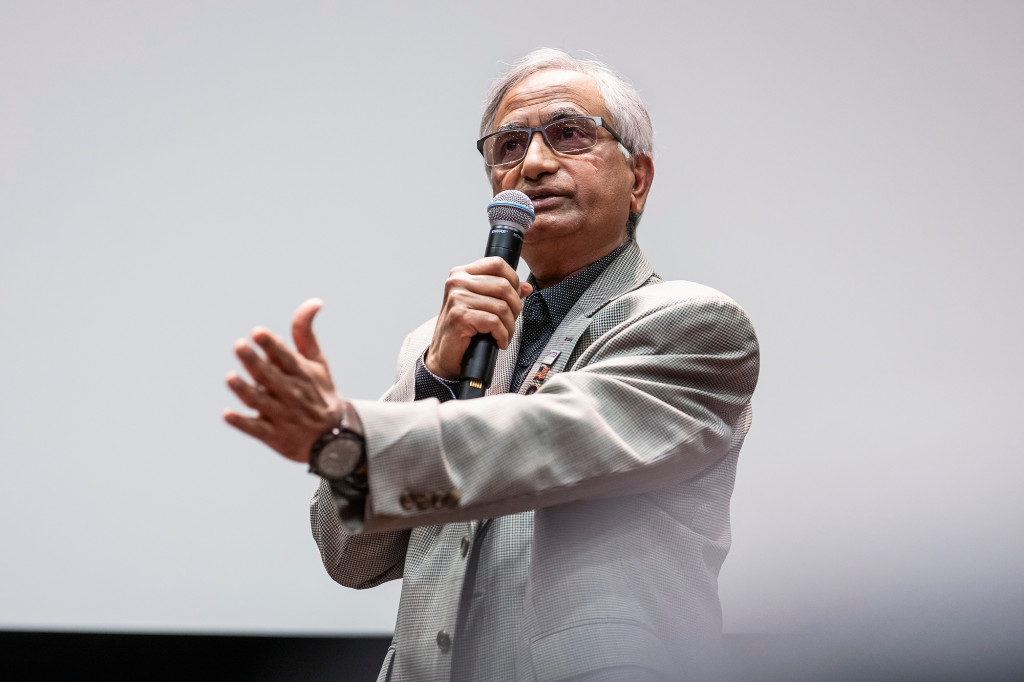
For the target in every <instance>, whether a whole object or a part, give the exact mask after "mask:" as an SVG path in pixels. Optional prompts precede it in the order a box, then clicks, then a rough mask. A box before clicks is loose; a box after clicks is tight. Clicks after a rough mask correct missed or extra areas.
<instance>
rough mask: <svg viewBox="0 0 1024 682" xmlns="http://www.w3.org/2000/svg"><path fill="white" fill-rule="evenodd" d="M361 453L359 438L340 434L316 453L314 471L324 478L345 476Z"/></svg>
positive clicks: (350, 471)
mask: <svg viewBox="0 0 1024 682" xmlns="http://www.w3.org/2000/svg"><path fill="white" fill-rule="evenodd" d="M362 454H363V445H362V443H361V442H360V441H359V440H357V439H355V438H353V437H352V436H351V435H349V434H341V435H340V436H339V437H337V438H335V439H334V440H332V441H331V442H330V443H328V444H327V445H325V446H324V448H323V450H321V451H320V454H319V455H317V458H316V471H317V473H318V474H320V475H321V476H323V477H324V478H345V477H346V476H348V475H349V474H351V473H352V470H353V469H355V468H356V464H358V463H359V458H360V456H361V455H362Z"/></svg>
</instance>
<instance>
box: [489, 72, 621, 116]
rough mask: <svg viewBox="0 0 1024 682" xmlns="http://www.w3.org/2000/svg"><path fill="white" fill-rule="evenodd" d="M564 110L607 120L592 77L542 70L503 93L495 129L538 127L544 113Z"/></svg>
mask: <svg viewBox="0 0 1024 682" xmlns="http://www.w3.org/2000/svg"><path fill="white" fill-rule="evenodd" d="M565 109H577V110H579V112H580V113H581V114H587V115H590V116H603V117H607V116H608V112H607V111H606V110H605V107H604V98H602V97H601V91H600V89H599V88H598V85H597V81H595V80H594V79H593V78H592V77H591V76H588V75H587V74H585V73H578V72H576V71H563V70H561V69H545V70H543V71H537V72H536V73H533V74H530V75H529V76H527V77H526V78H524V79H523V80H521V81H519V83H517V84H516V86H515V87H514V88H512V89H511V90H509V91H508V93H506V95H505V96H504V97H503V98H502V100H501V103H500V104H499V105H498V110H497V112H496V113H495V116H494V126H495V127H497V126H500V125H501V124H502V123H510V122H516V123H521V124H523V125H531V126H533V125H539V124H540V123H542V122H543V120H544V115H545V113H549V112H555V111H562V110H565Z"/></svg>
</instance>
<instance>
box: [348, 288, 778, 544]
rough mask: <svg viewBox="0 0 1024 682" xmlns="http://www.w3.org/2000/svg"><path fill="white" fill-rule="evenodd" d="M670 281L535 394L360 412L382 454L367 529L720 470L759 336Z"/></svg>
mask: <svg viewBox="0 0 1024 682" xmlns="http://www.w3.org/2000/svg"><path fill="white" fill-rule="evenodd" d="M670 284H674V283H665V285H659V288H658V292H657V294H653V293H652V292H651V290H650V288H647V287H645V288H644V290H643V293H639V294H631V295H629V296H626V297H623V299H619V300H617V301H614V302H613V303H612V304H611V305H608V306H606V307H605V308H603V309H602V310H601V311H600V312H599V313H598V314H597V318H596V319H595V320H594V321H593V322H592V323H591V325H590V327H591V328H592V329H595V330H598V331H594V332H593V333H592V334H591V336H590V337H589V338H587V340H586V343H584V344H581V346H582V347H583V348H584V350H583V351H582V352H580V354H579V355H578V357H577V358H576V359H575V360H574V361H573V362H572V366H571V368H569V369H567V370H566V371H563V372H561V373H558V374H553V375H552V376H551V377H550V378H549V379H548V381H547V382H546V383H544V384H543V386H542V387H541V389H540V390H539V391H537V392H536V393H535V394H534V395H532V396H523V395H513V394H504V395H494V396H488V397H485V398H480V399H477V400H468V401H449V402H446V403H443V404H441V403H438V402H437V401H435V400H421V401H417V402H415V403H401V404H380V403H372V402H364V401H354V402H355V406H356V409H357V410H358V411H359V414H360V418H361V419H362V421H363V425H364V427H365V429H366V434H367V445H368V453H369V472H370V473H369V478H370V490H371V496H370V499H369V501H368V505H367V519H366V526H365V529H364V532H369V533H373V532H379V531H392V530H399V529H406V528H412V527H415V526H420V525H427V524H437V523H447V522H452V521H465V520H471V519H482V518H493V517H497V516H503V515H506V514H512V513H518V512H521V511H525V510H528V509H537V508H542V507H546V506H552V505H557V504H563V503H566V502H571V501H574V500H579V499H584V498H594V497H607V496H616V495H627V494H636V493H640V492H644V491H648V490H653V489H655V488H660V487H664V486H667V485H671V484H672V483H674V482H678V481H682V480H686V479H689V478H692V477H694V476H697V475H698V474H700V473H701V472H703V471H705V470H706V469H707V468H709V467H711V466H713V465H714V464H715V463H717V462H718V461H719V460H720V459H721V458H722V457H724V456H725V454H726V453H727V452H728V450H729V448H730V444H731V442H732V441H733V438H734V436H735V434H734V429H737V428H741V429H745V424H744V425H742V426H739V423H740V422H741V421H742V419H743V415H744V414H745V411H746V410H747V408H748V407H749V404H750V399H751V394H752V393H753V390H754V386H755V384H756V381H757V374H758V362H759V360H758V345H757V339H756V336H755V334H754V330H753V327H752V326H751V324H750V321H749V319H748V318H747V316H746V314H745V313H744V312H743V310H742V309H741V308H740V307H739V306H738V305H737V304H736V303H735V302H733V301H732V300H731V299H729V298H727V297H725V296H724V295H721V294H717V292H714V294H715V295H699V296H697V295H684V296H683V297H682V298H680V297H679V296H678V295H676V294H680V293H681V292H684V291H688V290H677V289H674V288H673V287H671V286H668V285H670ZM705 291H712V290H705ZM740 437H742V434H740Z"/></svg>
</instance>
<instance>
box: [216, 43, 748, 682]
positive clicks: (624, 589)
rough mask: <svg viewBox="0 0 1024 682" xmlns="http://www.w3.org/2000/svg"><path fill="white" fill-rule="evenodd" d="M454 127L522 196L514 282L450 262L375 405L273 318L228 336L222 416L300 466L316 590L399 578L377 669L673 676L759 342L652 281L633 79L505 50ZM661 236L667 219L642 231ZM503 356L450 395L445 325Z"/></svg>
mask: <svg viewBox="0 0 1024 682" xmlns="http://www.w3.org/2000/svg"><path fill="white" fill-rule="evenodd" d="M481 136H482V138H483V139H482V140H481V142H480V143H479V144H478V146H479V147H480V149H481V151H482V153H483V155H484V161H485V164H486V165H487V171H488V176H489V178H490V181H491V186H492V189H493V190H494V192H498V191H502V190H509V189H516V190H520V191H522V192H524V193H526V194H527V195H528V196H529V197H530V198H531V200H532V201H533V205H534V208H535V211H536V215H537V217H536V220H535V222H534V223H533V226H532V227H531V229H530V230H529V231H528V232H527V233H526V236H525V241H524V245H523V258H524V259H525V260H526V262H527V264H528V265H529V266H530V270H531V276H530V281H529V282H520V281H519V279H518V277H517V275H516V273H515V272H514V271H513V270H512V269H511V268H510V267H508V265H507V264H505V263H504V262H503V261H501V260H500V259H497V258H489V259H487V258H485V259H482V260H479V261H476V262H474V263H472V264H470V265H466V266H462V267H457V268H455V269H453V270H452V271H451V273H450V275H449V277H448V280H447V282H446V283H445V286H444V298H443V303H442V307H441V312H440V314H439V315H438V317H437V318H436V319H434V320H431V321H430V322H428V323H426V324H424V325H423V326H421V327H420V328H419V329H417V330H416V331H414V332H413V333H412V334H411V335H410V336H409V337H408V338H407V339H406V341H405V344H404V346H403V347H402V350H401V353H400V358H399V362H398V375H397V376H398V378H397V381H396V383H395V385H394V386H393V387H392V388H391V389H390V390H389V391H388V393H387V394H386V395H385V396H384V398H383V401H381V402H369V401H361V400H353V401H347V400H345V399H343V398H342V397H341V395H340V394H339V393H338V392H337V391H336V390H335V388H334V386H333V383H332V382H331V379H330V375H329V373H328V371H327V366H326V362H325V360H324V357H323V354H322V353H321V351H320V349H319V347H318V345H317V342H316V339H315V337H314V336H313V333H312V320H313V316H314V315H315V314H316V312H317V310H319V307H320V302H319V301H316V300H313V301H308V302H306V303H304V304H303V305H302V306H300V308H299V309H298V310H297V311H296V315H295V320H294V323H293V337H294V341H295V345H296V349H297V351H298V352H297V353H296V352H292V351H291V350H290V349H288V348H287V347H286V345H285V344H284V343H283V342H281V341H280V340H279V339H277V338H276V337H274V336H273V335H272V334H270V333H269V332H268V331H267V330H265V329H261V328H258V329H256V330H255V331H254V333H253V341H254V342H255V343H256V345H258V346H259V347H261V348H262V349H263V351H264V353H265V356H266V357H265V358H263V357H262V356H260V355H259V354H257V353H256V352H255V350H254V349H253V348H252V347H251V346H250V345H249V344H248V343H247V342H246V341H244V340H243V341H239V342H238V343H237V344H236V349H237V353H238V356H239V358H240V359H241V361H242V363H243V365H244V366H245V368H246V370H247V371H248V372H249V373H250V374H251V375H252V378H253V381H254V382H255V385H251V384H249V383H247V382H246V381H244V380H243V379H241V378H240V377H239V376H237V375H235V374H232V375H229V378H228V384H229V386H230V387H231V388H232V390H234V391H235V393H236V394H237V395H238V396H239V398H240V399H241V400H242V402H243V403H245V404H246V405H248V406H249V407H251V408H254V409H256V410H257V411H258V413H259V414H258V415H257V416H255V417H244V416H242V415H240V414H238V413H235V412H233V411H227V412H226V414H225V418H226V419H227V421H228V422H229V423H230V424H232V425H234V426H236V427H237V428H239V429H240V430H242V431H244V432H246V433H249V434H250V435H253V436H255V437H257V438H260V439H261V440H263V441H264V442H266V443H267V444H268V445H270V446H271V447H273V448H274V449H276V450H278V451H279V452H281V453H282V454H284V455H285V456H287V457H289V458H291V459H294V460H296V461H300V462H307V461H310V460H311V455H312V464H311V468H312V469H313V470H314V471H316V472H318V473H320V474H321V475H322V476H323V477H324V480H323V481H322V483H321V486H320V489H319V491H318V492H317V494H316V496H315V497H314V498H313V502H312V511H311V519H312V525H313V534H314V537H315V538H316V541H317V543H318V545H319V547H320V551H321V554H322V557H323V561H324V565H325V566H326V568H327V570H328V572H329V573H330V575H331V576H332V577H333V578H334V579H335V580H337V581H338V582H340V583H342V584H344V585H348V586H351V587H357V588H365V587H372V586H375V585H378V584H380V583H382V582H385V581H387V580H391V579H394V578H404V584H403V591H402V601H401V605H400V607H399V614H398V622H397V625H396V631H395V638H394V641H393V644H392V647H391V649H390V650H389V652H388V656H387V659H386V660H385V663H384V666H383V668H382V670H381V676H380V679H381V680H385V679H389V680H393V681H395V680H447V679H460V680H634V679H648V678H650V679H654V678H668V679H682V678H685V677H691V676H692V675H693V673H694V672H695V669H694V668H690V667H688V666H693V665H695V664H696V662H697V661H699V660H700V659H701V658H702V657H703V656H704V655H706V654H707V653H708V652H709V651H711V650H713V649H714V646H715V642H716V640H717V638H718V637H719V636H720V631H721V612H720V606H719V602H718V594H717V576H718V570H719V568H720V566H721V563H722V560H723V559H724V557H725V554H726V552H727V551H728V547H729V523H728V513H729V498H730V495H731V492H732V486H733V481H734V477H735V466H736V460H737V456H738V453H739V449H740V446H741V444H742V442H743V438H744V436H745V434H746V432H747V429H748V427H749V424H750V397H751V394H752V392H753V389H754V385H755V383H756V379H757V372H758V350H757V341H756V338H755V336H754V332H753V329H752V327H751V326H750V323H749V321H748V319H747V317H746V315H745V314H744V313H743V311H742V310H741V309H740V308H739V307H738V306H737V305H736V304H735V303H734V302H733V301H732V300H730V299H729V298H727V297H726V296H724V295H722V294H720V293H718V292H717V291H714V290H712V289H709V288H707V287H703V286H701V285H698V284H693V283H690V282H663V281H662V280H661V279H660V278H659V277H658V276H657V275H656V274H655V273H654V271H653V270H652V269H651V267H650V265H648V263H647V261H646V260H645V259H644V257H643V255H642V254H641V252H640V250H639V248H638V247H637V245H636V242H635V240H634V233H635V229H636V223H637V221H638V220H639V216H640V214H641V213H642V211H643V208H644V204H645V202H646V199H647V194H648V191H649V190H650V187H651V181H652V179H653V176H654V166H653V162H652V159H651V153H652V146H651V141H652V131H651V126H650V120H649V118H648V116H647V113H646V110H645V109H644V108H643V105H642V103H641V102H640V99H639V96H638V95H637V93H636V91H635V90H634V89H633V88H632V87H631V86H630V85H628V84H627V83H625V82H624V81H622V80H621V79H619V78H618V77H617V76H615V75H614V74H613V73H612V72H611V71H610V70H608V69H607V67H605V66H603V65H601V64H599V63H597V62H584V61H578V60H575V59H573V58H571V57H569V56H568V55H566V54H564V53H561V52H557V51H553V50H538V51H535V52H533V53H531V54H529V55H527V56H526V57H525V58H524V59H523V60H522V61H521V62H520V63H519V64H517V65H516V66H514V67H513V68H512V69H511V70H510V71H509V72H508V73H506V74H505V76H503V77H502V78H501V79H499V81H498V82H497V83H496V84H495V87H494V88H493V90H492V94H491V100H490V103H489V105H488V107H487V108H486V110H485V113H484V119H483V123H482V126H481ZM666 229H668V228H666ZM478 333H489V334H491V335H492V336H493V337H494V338H495V340H496V341H497V343H498V345H499V347H500V348H501V349H502V350H501V352H500V353H499V356H498V364H497V367H496V370H495V376H494V380H493V383H492V385H491V388H490V389H489V391H488V394H487V396H485V397H483V398H480V399H476V400H452V399H451V398H452V397H453V394H452V390H451V387H452V386H453V385H454V380H456V379H458V377H459V374H460V363H461V361H462V357H463V354H464V353H465V351H466V348H467V345H468V343H469V340H470V339H471V338H472V337H473V336H474V335H475V334H478Z"/></svg>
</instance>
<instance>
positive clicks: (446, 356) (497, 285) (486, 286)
mask: <svg viewBox="0 0 1024 682" xmlns="http://www.w3.org/2000/svg"><path fill="white" fill-rule="evenodd" d="M532 292H533V287H531V286H530V285H529V284H527V283H526V282H520V281H519V275H517V274H516V271H515V270H513V269H512V268H511V267H509V264H508V263H506V262H505V261H504V260H502V259H501V258H498V257H496V256H492V257H490V258H481V259H480V260H478V261H475V262H473V263H470V264H469V265H463V266H460V267H457V268H453V269H452V271H451V272H450V273H449V274H448V279H447V280H446V281H445V283H444V302H443V303H442V304H441V312H440V314H439V315H438V317H437V326H435V327H434V338H433V340H431V342H430V348H429V349H428V350H427V356H426V358H425V364H426V366H427V369H429V370H430V371H431V372H433V373H434V374H436V375H437V376H439V377H441V378H442V379H458V378H459V375H460V374H461V371H462V356H463V355H465V354H466V348H468V347H469V341H470V339H472V338H473V337H474V336H475V335H477V334H490V335H491V336H493V337H494V340H495V341H496V342H497V344H498V347H499V348H502V349H504V348H507V347H508V344H509V341H510V340H511V339H512V333H513V332H514V330H515V326H516V318H517V317H519V313H520V312H521V311H522V309H523V299H524V298H526V297H527V296H529V295H530V293H532Z"/></svg>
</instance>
